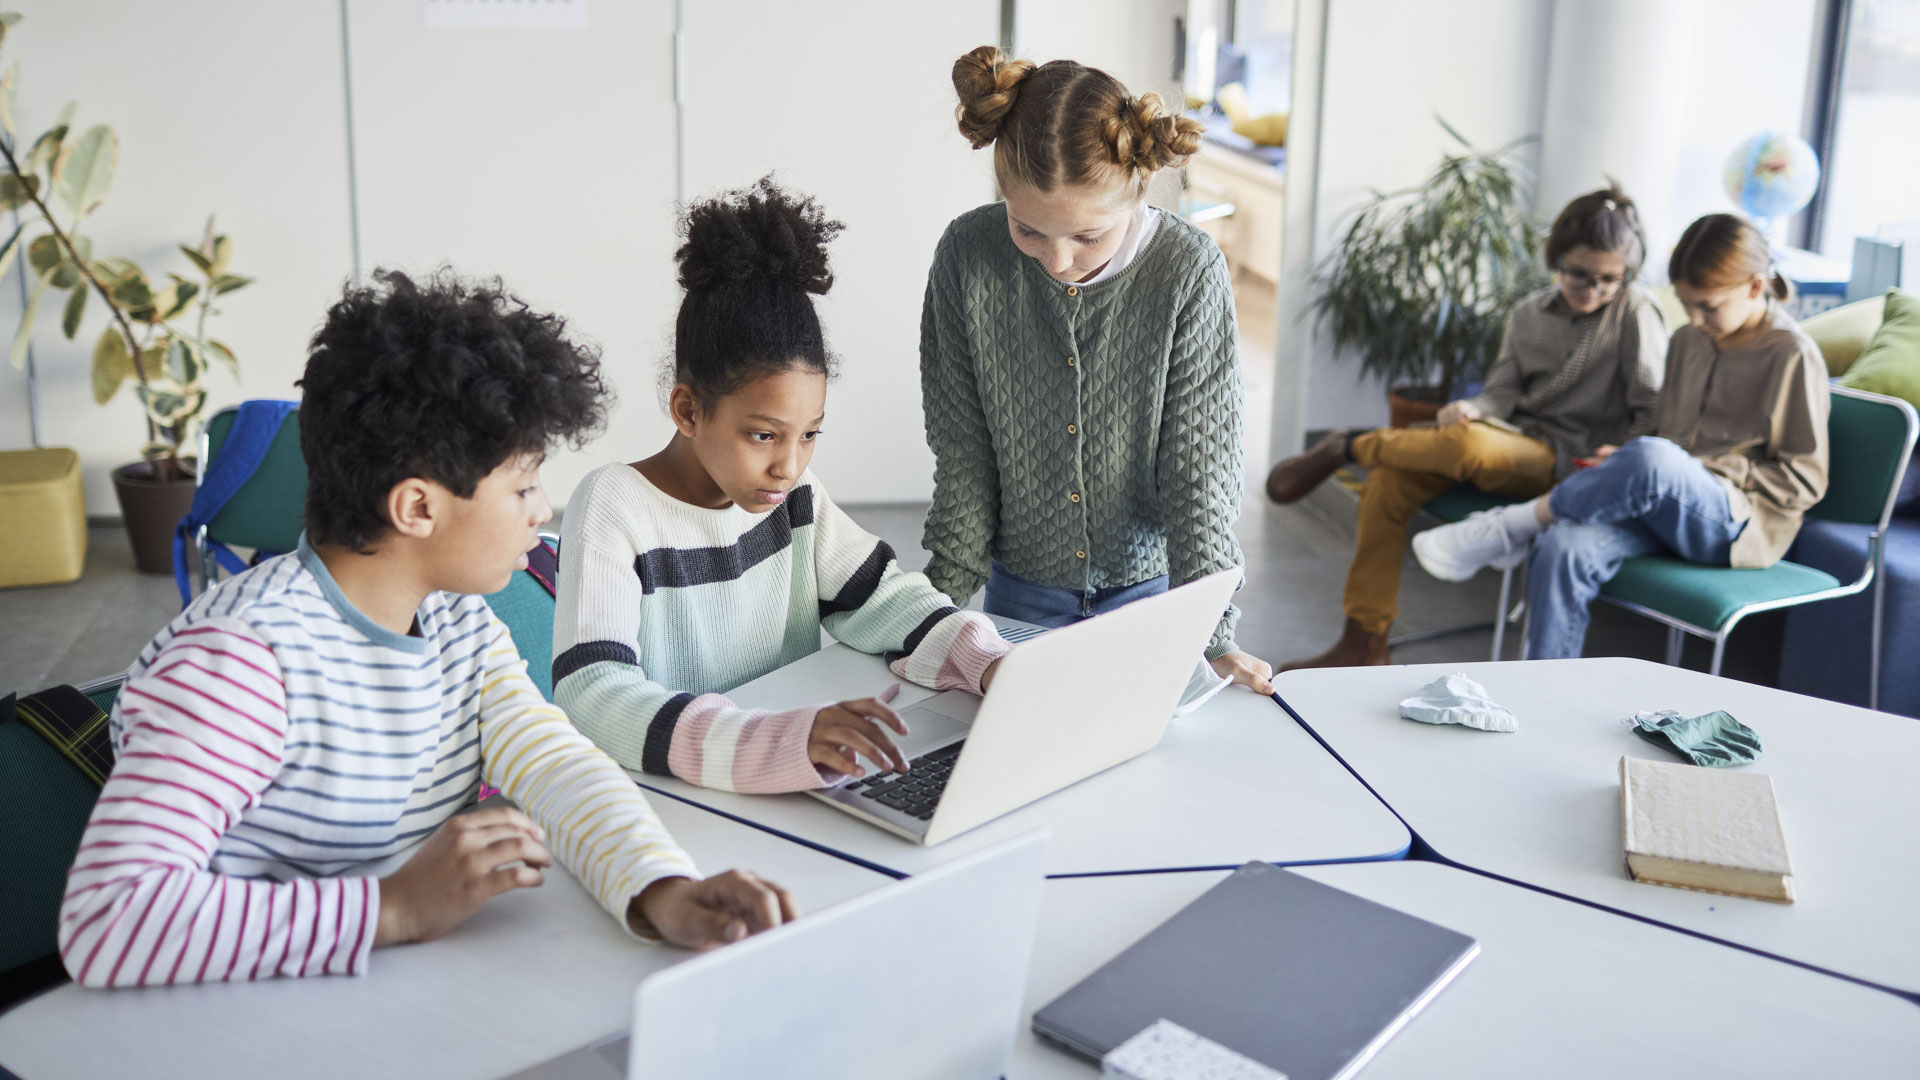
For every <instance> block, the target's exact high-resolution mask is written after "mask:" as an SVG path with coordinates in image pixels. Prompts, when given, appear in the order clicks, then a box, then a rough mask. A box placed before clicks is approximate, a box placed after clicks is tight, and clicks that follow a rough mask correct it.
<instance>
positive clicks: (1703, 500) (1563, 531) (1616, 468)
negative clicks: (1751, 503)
mask: <svg viewBox="0 0 1920 1080" xmlns="http://www.w3.org/2000/svg"><path fill="white" fill-rule="evenodd" d="M1547 505H1548V506H1549V507H1551V508H1552V510H1553V518H1554V521H1553V524H1552V525H1551V526H1549V527H1548V529H1547V531H1545V532H1543V533H1541V534H1540V535H1539V536H1538V537H1537V538H1536V539H1535V540H1534V542H1533V563H1532V565H1531V568H1530V569H1529V571H1528V577H1527V603H1528V608H1529V614H1528V622H1527V658H1528V659H1530V660H1550V659H1557V658H1561V657H1571V656H1579V655H1580V652H1581V649H1582V648H1583V647H1584V646H1585V645H1586V640H1587V619H1588V616H1587V605H1588V604H1589V603H1590V602H1592V600H1593V598H1594V597H1595V596H1598V595H1599V594H1600V587H1601V586H1603V585H1605V584H1606V583H1607V582H1608V581H1610V580H1612V578H1613V575H1614V574H1616V573H1618V572H1619V570H1620V564H1621V563H1623V562H1626V561H1627V560H1628V559H1631V558H1633V557H1635V556H1638V555H1654V554H1662V553H1668V554H1673V555H1677V556H1679V557H1680V558H1682V559H1685V560H1687V561H1688V562H1694V563H1701V564H1703V565H1706V566H1726V565H1727V558H1728V553H1729V552H1730V551H1731V550H1732V548H1733V541H1734V539H1735V538H1736V537H1738V536H1739V535H1740V530H1741V529H1742V528H1743V527H1745V525H1746V522H1744V521H1735V520H1733V513H1732V510H1731V509H1730V507H1729V506H1728V503H1727V489H1726V488H1724V487H1722V486H1721V484H1720V481H1719V480H1718V479H1716V478H1715V477H1714V475H1713V474H1712V473H1710V472H1708V471H1707V468H1706V466H1704V465H1702V464H1700V462H1699V460H1698V459H1696V458H1695V457H1693V455H1691V454H1689V453H1687V452H1686V451H1685V450H1682V449H1680V448H1679V447H1678V446H1676V445H1674V444H1673V443H1671V442H1668V441H1667V440H1666V439H1658V438H1652V437H1648V438H1642V439H1635V440H1633V441H1632V442H1629V443H1627V444H1626V445H1625V446H1622V447H1621V448H1620V449H1619V450H1618V451H1616V452H1615V453H1614V455H1613V456H1612V457H1611V458H1608V459H1607V462H1606V464H1604V465H1601V466H1598V467H1596V468H1592V469H1586V470H1583V471H1581V472H1577V473H1574V474H1573V475H1572V476H1569V477H1567V478H1566V479H1565V480H1562V481H1560V483H1559V485H1558V486H1556V487H1555V488H1554V489H1553V492H1552V493H1551V494H1550V495H1548V496H1547Z"/></svg>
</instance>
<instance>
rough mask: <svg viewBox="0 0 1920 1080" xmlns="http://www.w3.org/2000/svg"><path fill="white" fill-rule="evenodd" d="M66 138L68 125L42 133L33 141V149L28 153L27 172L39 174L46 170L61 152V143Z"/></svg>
mask: <svg viewBox="0 0 1920 1080" xmlns="http://www.w3.org/2000/svg"><path fill="white" fill-rule="evenodd" d="M66 137H67V125H65V124H55V125H53V126H52V127H50V128H48V129H47V130H46V131H44V132H41V133H40V137H39V138H37V139H35V140H33V149H32V150H29V151H27V160H26V162H25V168H26V171H27V172H39V171H40V170H41V169H44V168H46V167H47V165H48V164H49V163H50V162H52V161H53V159H54V155H56V154H58V153H59V152H60V141H61V140H62V139H65V138H66Z"/></svg>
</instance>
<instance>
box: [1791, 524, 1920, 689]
mask: <svg viewBox="0 0 1920 1080" xmlns="http://www.w3.org/2000/svg"><path fill="white" fill-rule="evenodd" d="M1868 531H1869V530H1868V528H1867V526H1864V525H1842V524H1837V523H1834V522H1828V521H1808V522H1806V523H1805V524H1803V525H1802V526H1801V528H1800V536H1799V538H1798V539H1796V540H1795V541H1794V544H1793V547H1792V549H1791V550H1789V551H1788V552H1787V558H1789V559H1792V560H1793V561H1794V562H1797V563H1802V564H1804V565H1807V566H1812V567H1816V568H1818V569H1821V570H1825V571H1826V572H1828V573H1830V574H1832V575H1833V576H1835V577H1837V578H1839V579H1840V580H1842V581H1852V580H1854V579H1855V578H1857V577H1859V576H1860V569H1861V566H1862V565H1863V563H1864V561H1865V559H1866V557H1867V533H1868ZM1885 585H1886V610H1885V615H1884V624H1883V630H1882V638H1881V645H1880V708H1882V709H1884V710H1886V711H1887V712H1895V713H1900V714H1902V715H1904V716H1915V717H1920V665H1915V664H1914V663H1913V662H1912V657H1913V656H1915V655H1916V654H1920V520H1915V519H1912V518H1904V517H1900V518H1895V519H1894V520H1893V524H1892V525H1891V527H1890V528H1889V530H1888V533H1887V576H1886V582H1885ZM1872 625H1873V590H1872V589H1871V588H1869V589H1868V590H1867V591H1865V592H1863V593H1860V594H1859V595H1857V596H1850V597H1847V598H1846V599H1844V600H1829V601H1826V602H1824V603H1818V604H1808V605H1806V606H1805V607H1797V608H1794V609H1792V610H1791V611H1790V612H1788V614H1787V626H1786V636H1785V639H1784V641H1783V642H1782V644H1781V650H1780V687H1781V689H1783V690H1792V691H1794V692H1795V693H1800V694H1812V695H1814V696H1815V697H1823V698H1828V699H1831V700H1833V701H1842V702H1846V703H1847V704H1850V705H1862V706H1864V705H1866V703H1867V673H1868V666H1867V659H1868V650H1869V648H1870V645H1871V642H1872V636H1871V628H1872Z"/></svg>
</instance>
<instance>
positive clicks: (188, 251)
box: [180, 244, 218, 278]
mask: <svg viewBox="0 0 1920 1080" xmlns="http://www.w3.org/2000/svg"><path fill="white" fill-rule="evenodd" d="M180 254H182V255H185V256H186V257H187V258H188V259H189V260H190V261H191V262H192V263H193V265H194V268H195V269H197V270H199V271H200V272H201V273H202V274H205V275H206V276H207V277H209V278H213V277H217V276H218V275H216V274H215V273H214V272H213V260H211V259H209V258H207V257H206V256H205V255H202V254H200V253H199V252H198V251H195V250H194V249H193V248H190V247H188V246H187V245H185V244H181V245H180Z"/></svg>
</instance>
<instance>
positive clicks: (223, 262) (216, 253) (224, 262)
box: [210, 236, 233, 275]
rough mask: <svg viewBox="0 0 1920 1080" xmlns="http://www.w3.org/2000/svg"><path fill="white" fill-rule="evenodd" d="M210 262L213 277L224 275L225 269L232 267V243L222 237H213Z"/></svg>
mask: <svg viewBox="0 0 1920 1080" xmlns="http://www.w3.org/2000/svg"><path fill="white" fill-rule="evenodd" d="M210 261H211V262H212V263H213V272H214V274H215V275H220V274H225V273H226V272H227V267H229V266H231V265H233V241H231V240H229V239H227V238H226V237H224V236H216V237H214V238H213V257H212V259H211V260H210Z"/></svg>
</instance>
